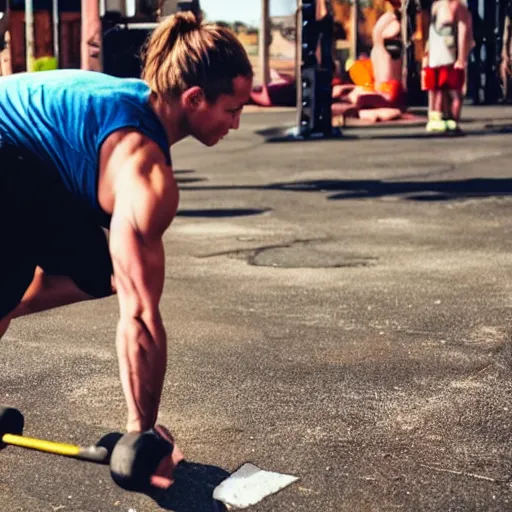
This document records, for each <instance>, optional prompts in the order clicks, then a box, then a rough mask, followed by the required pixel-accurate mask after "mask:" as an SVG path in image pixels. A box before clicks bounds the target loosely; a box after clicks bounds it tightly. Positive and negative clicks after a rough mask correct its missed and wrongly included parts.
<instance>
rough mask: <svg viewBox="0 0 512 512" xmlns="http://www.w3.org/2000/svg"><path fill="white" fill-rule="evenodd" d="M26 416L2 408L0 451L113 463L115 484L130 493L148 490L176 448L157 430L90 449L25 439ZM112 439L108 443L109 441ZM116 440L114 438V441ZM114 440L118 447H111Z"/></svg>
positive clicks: (111, 466) (117, 437) (7, 408)
mask: <svg viewBox="0 0 512 512" xmlns="http://www.w3.org/2000/svg"><path fill="white" fill-rule="evenodd" d="M24 424H25V420H24V417H23V414H22V413H21V412H20V411H18V410H17V409H14V408H12V407H0V450H1V449H3V448H5V447H6V446H7V445H11V446H19V447H21V448H28V449H30V450H37V451H41V452H47V453H51V454H54V455H62V456H64V457H70V458H73V459H79V460H83V461H87V462H94V463H96V464H105V465H107V464H110V474H111V476H112V479H113V480H114V482H115V483H116V484H117V485H119V487H122V488H123V489H125V490H127V491H144V490H147V489H149V487H150V480H151V475H153V473H154V472H155V471H156V469H157V467H158V465H159V464H160V462H161V461H162V459H164V458H165V457H169V456H170V455H171V453H172V451H173V448H174V446H173V445H172V444H171V443H169V442H168V441H167V440H166V439H164V438H163V437H162V436H160V434H158V433H157V432H156V431H155V430H153V429H152V430H148V431H146V432H140V433H139V432H130V433H128V434H125V435H124V436H122V435H121V434H109V435H107V436H105V438H103V439H104V440H105V442H104V443H103V444H105V446H101V444H102V443H101V442H100V443H98V444H97V445H92V446H88V447H83V446H77V445H73V444H68V443H59V442H54V441H46V440H43V439H35V438H32V437H25V436H23V435H22V434H23V427H24ZM107 438H109V440H108V441H107V440H106V439H107ZM114 438H115V439H114ZM112 440H114V441H115V444H114V446H113V448H112V446H110V445H111V444H112Z"/></svg>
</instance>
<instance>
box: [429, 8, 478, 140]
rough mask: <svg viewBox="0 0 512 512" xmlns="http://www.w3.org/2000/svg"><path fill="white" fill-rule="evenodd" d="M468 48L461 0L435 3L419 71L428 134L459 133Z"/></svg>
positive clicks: (469, 26) (466, 11) (466, 15)
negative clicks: (426, 93)
mask: <svg viewBox="0 0 512 512" xmlns="http://www.w3.org/2000/svg"><path fill="white" fill-rule="evenodd" d="M472 47H473V30H472V21H471V13H470V12H469V9H468V8H467V7H466V4H465V2H464V0H436V1H435V2H434V3H433V4H432V11H431V22H430V29H429V34H428V43H427V48H426V51H425V58H424V66H425V67H424V69H423V89H424V90H427V91H429V121H428V123H427V131H428V132H445V131H447V130H449V131H458V130H459V126H458V123H459V120H460V114H461V109H462V99H463V92H462V91H463V87H464V82H465V79H466V76H465V69H466V63H467V59H468V56H469V52H470V51H471V48H472Z"/></svg>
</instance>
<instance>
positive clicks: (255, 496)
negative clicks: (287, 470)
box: [213, 462, 299, 509]
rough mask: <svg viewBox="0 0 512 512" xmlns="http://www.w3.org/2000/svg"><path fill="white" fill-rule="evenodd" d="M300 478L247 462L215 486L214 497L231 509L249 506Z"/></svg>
mask: <svg viewBox="0 0 512 512" xmlns="http://www.w3.org/2000/svg"><path fill="white" fill-rule="evenodd" d="M298 479H299V478H298V477H296V476H291V475H283V474H281V473H274V472H272V471H265V470H263V469H260V468H259V467H258V466H255V465H254V464H251V463H250V462H247V463H245V464H244V465H243V466H241V467H240V468H239V469H237V470H236V471H235V472H234V473H233V474H232V475H231V476H229V477H228V478H226V480H224V481H223V482H221V483H220V484H219V485H218V486H217V487H215V489H214V491H213V499H215V500H217V501H220V502H222V503H224V505H226V507H228V508H231V509H233V508H234V509H242V508H247V507H250V506H251V505H256V503H259V502H260V501H261V500H262V499H264V498H266V497H267V496H270V495H271V494H275V493H276V492H278V491H280V490H281V489H284V488H285V487H287V486H289V485H290V484H292V483H293V482H296V481H297V480H298Z"/></svg>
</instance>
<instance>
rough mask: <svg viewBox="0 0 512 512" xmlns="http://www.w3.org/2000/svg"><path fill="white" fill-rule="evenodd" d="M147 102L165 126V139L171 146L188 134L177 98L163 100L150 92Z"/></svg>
mask: <svg viewBox="0 0 512 512" xmlns="http://www.w3.org/2000/svg"><path fill="white" fill-rule="evenodd" d="M149 104H150V106H151V108H152V110H153V112H154V113H155V115H156V116H157V117H158V119H159V120H160V122H161V123H162V126H163V127H164V128H165V133H166V134H167V140H168V141H169V145H170V146H172V145H173V144H176V143H177V142H179V141H180V140H182V139H184V138H185V137H187V136H188V135H189V132H188V130H187V128H186V125H185V123H184V115H183V110H182V107H181V104H180V101H179V100H174V101H172V102H166V101H163V100H162V99H161V98H160V97H159V96H157V94H155V93H152V94H151V97H150V99H149Z"/></svg>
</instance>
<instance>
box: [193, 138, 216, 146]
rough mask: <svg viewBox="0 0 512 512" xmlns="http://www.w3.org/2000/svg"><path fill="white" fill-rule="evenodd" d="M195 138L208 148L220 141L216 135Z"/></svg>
mask: <svg viewBox="0 0 512 512" xmlns="http://www.w3.org/2000/svg"><path fill="white" fill-rule="evenodd" d="M196 139H197V140H198V141H199V142H200V143H201V144H203V145H204V146H207V147H209V148H211V147H212V146H215V144H217V143H218V142H219V141H220V139H219V138H218V137H209V138H206V137H196Z"/></svg>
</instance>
